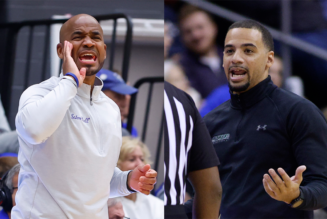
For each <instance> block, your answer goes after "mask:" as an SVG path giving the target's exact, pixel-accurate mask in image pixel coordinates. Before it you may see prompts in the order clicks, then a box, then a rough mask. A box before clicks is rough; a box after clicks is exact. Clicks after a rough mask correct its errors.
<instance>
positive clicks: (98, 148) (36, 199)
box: [11, 14, 157, 219]
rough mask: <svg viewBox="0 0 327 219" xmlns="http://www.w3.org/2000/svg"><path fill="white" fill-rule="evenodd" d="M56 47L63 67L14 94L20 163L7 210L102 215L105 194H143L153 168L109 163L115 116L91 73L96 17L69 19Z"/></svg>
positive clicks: (98, 42)
mask: <svg viewBox="0 0 327 219" xmlns="http://www.w3.org/2000/svg"><path fill="white" fill-rule="evenodd" d="M57 52H58V56H59V57H60V58H61V59H63V74H61V75H60V76H59V77H51V78H50V79H48V80H46V81H44V82H42V83H40V84H37V85H33V86H31V87H29V88H28V89H27V90H26V91H25V92H24V93H23V94H22V96H21V98H20V101H19V110H18V114H17V116H16V128H17V133H18V136H19V142H20V150H19V154H18V160H19V162H20V164H21V170H20V174H19V182H18V184H19V191H18V192H17V194H16V206H15V207H14V208H13V210H12V214H11V217H12V219H21V218H35V219H36V218H38V219H39V218H47V219H51V218H54V219H62V218H72V219H107V218H108V210H107V200H108V198H109V197H116V196H124V195H128V194H130V193H131V192H133V190H135V191H139V192H142V193H144V194H149V193H150V191H151V190H152V189H153V185H154V184H155V182H156V176H157V173H156V171H154V170H152V169H150V165H145V166H139V167H137V168H135V169H134V170H133V171H131V172H128V171H127V172H122V171H120V170H119V169H118V168H117V167H116V163H117V160H118V157H119V152H120V146H121V119H120V112H119V108H118V106H117V105H116V104H115V103H114V102H113V101H112V100H111V99H109V98H108V97H107V96H106V95H104V94H103V93H102V92H101V88H102V86H103V83H102V81H101V80H100V79H99V78H97V77H96V76H95V74H96V73H97V72H98V71H99V70H100V69H101V67H102V65H103V62H104V60H105V58H106V45H105V44H104V41H103V31H102V29H101V27H100V25H99V23H98V22H97V20H96V19H95V18H93V17H92V16H89V15H86V14H81V15H76V16H74V17H72V18H71V19H69V20H68V21H67V22H66V23H65V24H64V25H63V26H62V28H61V30H60V43H59V44H58V45H57Z"/></svg>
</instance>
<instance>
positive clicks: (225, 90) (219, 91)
mask: <svg viewBox="0 0 327 219" xmlns="http://www.w3.org/2000/svg"><path fill="white" fill-rule="evenodd" d="M229 99H230V93H229V87H228V84H224V85H222V86H220V87H218V88H216V89H215V90H213V91H212V92H211V93H210V95H209V96H208V97H207V98H206V99H205V101H204V103H203V107H202V108H201V110H200V114H201V116H202V117H204V116H205V115H206V114H208V113H209V112H210V111H211V110H213V109H214V108H216V107H217V106H219V105H220V104H222V103H223V102H225V101H227V100H229Z"/></svg>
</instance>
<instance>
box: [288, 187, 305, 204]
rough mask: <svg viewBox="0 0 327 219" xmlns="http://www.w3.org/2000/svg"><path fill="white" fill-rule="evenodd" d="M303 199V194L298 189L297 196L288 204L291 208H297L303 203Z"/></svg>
mask: <svg viewBox="0 0 327 219" xmlns="http://www.w3.org/2000/svg"><path fill="white" fill-rule="evenodd" d="M303 200H304V197H303V194H302V192H301V189H300V195H299V197H297V198H295V199H293V201H291V203H289V206H291V207H292V208H297V207H299V206H300V205H301V204H302V203H303Z"/></svg>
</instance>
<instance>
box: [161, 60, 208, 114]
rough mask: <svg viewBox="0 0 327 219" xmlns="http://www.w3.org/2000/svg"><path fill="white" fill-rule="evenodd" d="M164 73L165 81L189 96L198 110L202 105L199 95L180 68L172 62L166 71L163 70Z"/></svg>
mask: <svg viewBox="0 0 327 219" xmlns="http://www.w3.org/2000/svg"><path fill="white" fill-rule="evenodd" d="M165 72H166V73H165V81H167V82H169V83H171V84H172V85H174V86H175V87H177V88H178V89H181V90H182V91H184V92H186V93H187V94H188V95H190V96H191V97H192V99H193V100H194V103H195V106H196V108H198V109H200V107H201V103H202V99H201V95H200V94H199V92H197V91H196V90H195V89H194V88H193V87H191V86H190V83H189V81H188V79H187V77H186V76H185V74H184V72H183V69H182V68H181V66H180V65H178V64H176V63H174V62H173V63H171V65H170V66H169V67H168V69H165Z"/></svg>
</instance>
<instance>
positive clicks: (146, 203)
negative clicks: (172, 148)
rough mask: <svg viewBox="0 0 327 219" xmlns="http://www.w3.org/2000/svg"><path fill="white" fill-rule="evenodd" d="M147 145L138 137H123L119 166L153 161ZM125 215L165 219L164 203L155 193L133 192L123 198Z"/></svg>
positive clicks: (148, 218)
mask: <svg viewBox="0 0 327 219" xmlns="http://www.w3.org/2000/svg"><path fill="white" fill-rule="evenodd" d="M149 157H150V152H149V149H148V148H147V146H146V145H145V144H144V143H142V142H141V141H140V140H138V139H137V138H132V137H123V142H122V146H121V149H120V154H119V160H118V163H117V167H119V168H120V169H121V170H122V171H128V170H132V169H134V168H135V167H136V166H138V165H140V164H144V163H151V161H150V160H149ZM121 203H122V204H123V208H124V212H125V215H126V216H127V217H129V218H131V219H141V218H142V219H161V218H162V219H163V218H164V203H163V201H162V200H160V199H159V198H157V197H155V196H153V195H151V194H150V195H148V196H146V195H143V194H140V193H132V194H130V195H128V196H124V197H123V198H122V199H121Z"/></svg>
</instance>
